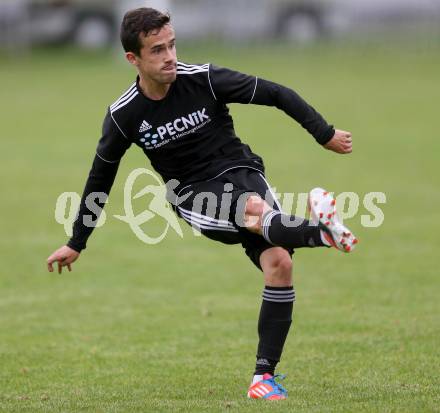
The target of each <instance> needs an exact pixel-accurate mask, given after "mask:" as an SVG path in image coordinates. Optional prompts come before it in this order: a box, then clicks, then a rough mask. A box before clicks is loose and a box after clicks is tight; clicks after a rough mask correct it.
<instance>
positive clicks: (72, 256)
mask: <svg viewBox="0 0 440 413" xmlns="http://www.w3.org/2000/svg"><path fill="white" fill-rule="evenodd" d="M78 257H79V252H76V251H75V250H73V249H72V248H70V247H68V246H67V245H64V246H62V247H61V248H58V249H57V250H56V251H55V252H54V253H53V254H52V255H51V256H49V258H48V259H47V269H48V270H49V272H53V265H52V264H53V263H54V262H57V263H58V273H59V274H61V272H62V271H63V267H67V268H68V270H69V271H72V267H71V264H72V263H73V262H75V261H76V260H77V259H78Z"/></svg>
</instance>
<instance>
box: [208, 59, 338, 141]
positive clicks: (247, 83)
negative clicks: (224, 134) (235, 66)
mask: <svg viewBox="0 0 440 413" xmlns="http://www.w3.org/2000/svg"><path fill="white" fill-rule="evenodd" d="M209 81H210V85H211V88H212V93H213V95H214V97H215V99H217V100H218V101H220V102H223V103H245V104H249V103H252V104H255V105H265V106H274V107H277V108H278V109H280V110H282V111H284V112H285V113H286V114H287V115H288V116H290V117H291V118H293V119H294V120H296V121H297V122H298V123H299V124H300V125H301V126H302V127H303V128H304V129H306V130H307V131H308V132H309V133H310V134H311V135H312V136H313V137H314V138H315V140H316V141H317V142H318V143H320V144H321V145H324V144H326V143H327V142H328V141H329V140H330V139H331V138H332V137H333V135H334V133H335V130H334V128H333V126H332V125H329V124H328V123H327V122H326V120H325V119H324V118H323V117H322V115H321V114H319V113H318V112H317V111H316V110H315V109H314V108H313V107H312V106H310V105H309V104H308V103H307V102H306V101H305V100H304V99H303V98H301V96H299V95H298V94H297V93H296V92H295V91H293V90H292V89H289V88H287V87H285V86H282V85H280V84H277V83H274V82H270V81H268V80H264V79H259V78H257V77H255V76H249V75H246V74H243V73H240V72H236V71H233V70H230V69H226V68H221V67H217V66H213V65H210V67H209Z"/></svg>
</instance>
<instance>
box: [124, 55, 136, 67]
mask: <svg viewBox="0 0 440 413" xmlns="http://www.w3.org/2000/svg"><path fill="white" fill-rule="evenodd" d="M125 58H126V59H127V60H128V62H129V63H130V64H132V65H133V66H138V65H139V63H138V61H137V58H136V55H135V54H134V53H133V52H127V53H125Z"/></svg>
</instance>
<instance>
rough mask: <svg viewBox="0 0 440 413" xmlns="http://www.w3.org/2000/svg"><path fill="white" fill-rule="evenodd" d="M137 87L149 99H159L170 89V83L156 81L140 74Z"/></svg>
mask: <svg viewBox="0 0 440 413" xmlns="http://www.w3.org/2000/svg"><path fill="white" fill-rule="evenodd" d="M139 87H140V88H141V90H142V93H143V94H144V95H145V96H146V97H147V98H149V99H152V100H161V99H163V98H164V97H165V96H166V95H167V93H168V91H169V90H170V87H171V84H170V83H158V82H156V81H154V80H152V79H149V78H146V77H144V76H142V75H140V76H139Z"/></svg>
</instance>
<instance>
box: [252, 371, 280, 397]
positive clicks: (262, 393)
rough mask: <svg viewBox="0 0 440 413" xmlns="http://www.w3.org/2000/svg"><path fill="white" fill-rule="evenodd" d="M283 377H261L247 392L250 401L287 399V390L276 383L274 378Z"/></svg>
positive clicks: (278, 375)
mask: <svg viewBox="0 0 440 413" xmlns="http://www.w3.org/2000/svg"><path fill="white" fill-rule="evenodd" d="M284 377H286V376H284V375H280V374H277V375H275V376H272V375H271V374H269V373H266V374H264V375H263V378H262V380H260V381H257V382H256V383H255V384H251V386H250V387H249V390H248V393H247V395H248V397H249V398H250V399H266V400H283V399H286V398H287V390H286V389H285V388H284V387H283V386H282V385H281V384H280V383H278V382H277V381H275V379H276V378H279V379H281V380H283V379H284Z"/></svg>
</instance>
